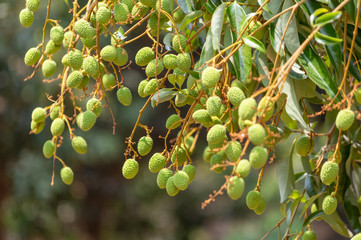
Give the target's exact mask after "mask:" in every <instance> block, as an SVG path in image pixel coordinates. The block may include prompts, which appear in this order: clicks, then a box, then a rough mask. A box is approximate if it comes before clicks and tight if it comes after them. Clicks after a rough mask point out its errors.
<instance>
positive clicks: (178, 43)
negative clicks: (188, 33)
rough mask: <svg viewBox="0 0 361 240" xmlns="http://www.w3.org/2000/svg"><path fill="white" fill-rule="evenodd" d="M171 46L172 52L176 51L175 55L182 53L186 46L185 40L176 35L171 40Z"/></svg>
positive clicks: (183, 37) (181, 36)
mask: <svg viewBox="0 0 361 240" xmlns="http://www.w3.org/2000/svg"><path fill="white" fill-rule="evenodd" d="M172 45H173V49H174V51H176V52H177V53H181V52H184V50H185V49H186V46H187V39H186V37H185V36H183V35H181V34H176V35H174V37H173V39H172Z"/></svg>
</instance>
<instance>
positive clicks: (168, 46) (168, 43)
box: [163, 33, 173, 51]
mask: <svg viewBox="0 0 361 240" xmlns="http://www.w3.org/2000/svg"><path fill="white" fill-rule="evenodd" d="M172 38H173V35H172V34H171V33H167V34H166V35H165V36H164V38H163V43H164V44H165V46H166V49H167V50H169V51H170V50H171V49H172V44H171V41H172Z"/></svg>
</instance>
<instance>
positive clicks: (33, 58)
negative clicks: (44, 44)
mask: <svg viewBox="0 0 361 240" xmlns="http://www.w3.org/2000/svg"><path fill="white" fill-rule="evenodd" d="M40 56H41V54H40V51H39V49H37V48H35V47H34V48H30V49H29V50H28V51H27V52H26V53H25V57H24V62H25V64H26V65H28V66H32V65H34V64H35V63H37V62H38V61H39V59H40Z"/></svg>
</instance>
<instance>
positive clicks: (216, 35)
mask: <svg viewBox="0 0 361 240" xmlns="http://www.w3.org/2000/svg"><path fill="white" fill-rule="evenodd" d="M225 10H226V3H222V4H221V5H219V6H218V7H217V9H216V11H214V13H213V16H212V20H211V29H210V31H211V32H212V35H213V41H212V44H213V49H214V50H220V42H221V34H222V28H223V22H224V13H225Z"/></svg>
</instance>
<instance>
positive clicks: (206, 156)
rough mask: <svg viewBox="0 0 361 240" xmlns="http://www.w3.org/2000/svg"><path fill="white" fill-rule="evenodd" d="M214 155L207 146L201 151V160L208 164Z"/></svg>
mask: <svg viewBox="0 0 361 240" xmlns="http://www.w3.org/2000/svg"><path fill="white" fill-rule="evenodd" d="M213 155H214V153H213V152H212V150H211V149H210V148H209V146H207V147H205V148H204V150H203V160H204V161H205V162H209V161H210V160H211V158H212V156H213Z"/></svg>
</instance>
